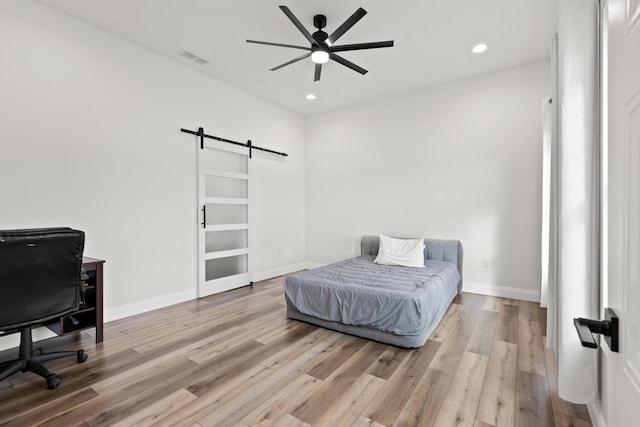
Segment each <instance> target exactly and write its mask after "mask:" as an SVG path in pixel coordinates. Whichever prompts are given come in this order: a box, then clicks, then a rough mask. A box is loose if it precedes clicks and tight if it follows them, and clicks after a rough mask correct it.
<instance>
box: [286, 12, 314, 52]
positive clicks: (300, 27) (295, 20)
mask: <svg viewBox="0 0 640 427" xmlns="http://www.w3.org/2000/svg"><path fill="white" fill-rule="evenodd" d="M280 10H282V11H283V12H284V14H285V15H287V18H289V19H290V20H291V22H293V25H295V26H296V27H297V28H298V30H300V32H301V33H302V35H303V36H304V38H306V39H307V40H308V41H309V43H311V44H312V45H315V44H316V41H315V40H314V39H313V37H311V34H310V33H309V31H307V29H306V28H305V27H304V25H302V24H301V23H300V21H298V18H296V17H295V15H294V14H293V13H292V12H291V11H290V10H289V8H288V7H287V6H280Z"/></svg>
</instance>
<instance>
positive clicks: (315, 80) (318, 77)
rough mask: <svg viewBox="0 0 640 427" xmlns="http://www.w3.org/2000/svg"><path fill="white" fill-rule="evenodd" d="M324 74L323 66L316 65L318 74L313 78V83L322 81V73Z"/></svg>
mask: <svg viewBox="0 0 640 427" xmlns="http://www.w3.org/2000/svg"><path fill="white" fill-rule="evenodd" d="M321 72H322V64H316V73H315V75H314V76H313V81H314V82H317V81H318V80H320V73H321Z"/></svg>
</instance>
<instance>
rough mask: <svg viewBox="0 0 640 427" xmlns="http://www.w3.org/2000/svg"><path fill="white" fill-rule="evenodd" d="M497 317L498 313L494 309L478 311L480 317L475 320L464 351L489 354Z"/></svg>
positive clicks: (483, 354)
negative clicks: (474, 325)
mask: <svg viewBox="0 0 640 427" xmlns="http://www.w3.org/2000/svg"><path fill="white" fill-rule="evenodd" d="M499 317H500V314H499V313H497V312H494V311H484V310H483V311H481V312H480V317H479V318H478V320H477V323H476V327H475V328H474V330H473V332H472V333H471V337H470V338H469V343H468V344H467V347H466V351H469V352H471V353H476V354H480V355H482V356H489V353H490V352H491V347H492V345H493V338H494V336H495V334H496V327H497V326H498V318H499Z"/></svg>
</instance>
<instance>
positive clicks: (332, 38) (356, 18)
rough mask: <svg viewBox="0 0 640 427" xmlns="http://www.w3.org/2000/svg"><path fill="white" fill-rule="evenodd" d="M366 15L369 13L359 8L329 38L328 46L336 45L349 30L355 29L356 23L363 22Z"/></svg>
mask: <svg viewBox="0 0 640 427" xmlns="http://www.w3.org/2000/svg"><path fill="white" fill-rule="evenodd" d="M366 14H367V11H366V10H364V9H363V8H361V7H359V8H358V10H356V11H355V12H354V13H353V15H351V16H350V17H349V18H347V20H346V21H344V22H343V23H342V25H340V26H339V27H338V28H336V30H335V31H334V32H333V33H332V34H331V35H330V36H329V38H327V44H329V46H331V45H332V44H333V43H335V41H336V40H338V39H339V38H340V37H342V35H343V34H344V33H346V32H347V30H348V29H349V28H351V27H353V26H354V25H355V24H356V22H358V21H359V20H361V19H362V17H363V16H364V15H366Z"/></svg>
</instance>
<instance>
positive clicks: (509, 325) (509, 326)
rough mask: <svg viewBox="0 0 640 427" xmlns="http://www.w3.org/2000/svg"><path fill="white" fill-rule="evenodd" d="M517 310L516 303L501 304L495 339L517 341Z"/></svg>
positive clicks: (514, 342)
mask: <svg viewBox="0 0 640 427" xmlns="http://www.w3.org/2000/svg"><path fill="white" fill-rule="evenodd" d="M518 311H519V307H518V306H517V305H512V304H503V306H502V310H500V318H499V319H498V327H497V329H496V337H495V339H497V340H500V341H506V342H510V343H513V344H516V343H517V342H518V323H519V322H518Z"/></svg>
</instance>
